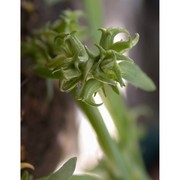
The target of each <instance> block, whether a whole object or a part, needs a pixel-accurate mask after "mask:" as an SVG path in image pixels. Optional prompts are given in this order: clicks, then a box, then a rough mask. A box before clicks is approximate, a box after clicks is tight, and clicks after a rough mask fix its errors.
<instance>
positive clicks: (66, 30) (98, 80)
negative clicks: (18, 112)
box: [22, 11, 155, 179]
mask: <svg viewBox="0 0 180 180" xmlns="http://www.w3.org/2000/svg"><path fill="white" fill-rule="evenodd" d="M78 16H79V12H75V13H73V12H70V11H66V12H65V13H64V15H63V16H62V20H61V21H57V22H56V23H54V24H48V25H46V26H45V27H44V28H42V29H40V30H38V31H36V32H35V34H34V36H33V37H32V38H29V39H28V41H27V42H25V43H24V44H23V49H22V50H23V51H22V52H23V54H26V55H28V56H31V57H32V59H34V60H35V63H34V69H35V72H36V73H37V74H39V75H40V76H41V77H44V78H47V79H57V80H59V89H60V91H62V92H67V93H69V92H71V93H72V94H73V96H74V97H75V99H76V100H77V104H78V105H79V107H80V108H81V110H82V111H83V112H84V113H85V114H86V116H87V117H88V119H89V122H90V123H91V125H92V127H93V128H94V130H95V132H96V134H97V137H98V140H99V143H100V145H101V148H102V150H103V151H104V154H105V156H104V159H103V161H102V162H104V163H102V165H101V168H102V167H103V169H106V170H108V171H107V172H108V173H106V175H105V177H104V178H105V179H112V178H113V179H149V178H148V175H147V174H146V172H145V170H144V167H143V163H142V159H141V155H140V151H139V147H138V135H137V127H136V125H135V123H134V122H133V121H132V118H131V117H130V116H129V115H128V113H127V110H126V108H125V106H124V104H123V102H122V100H121V95H120V91H119V86H120V87H121V88H123V87H124V86H125V82H124V80H127V81H128V82H129V83H132V84H133V85H135V86H136V87H139V88H141V89H143V90H146V91H153V90H155V85H154V83H153V82H152V80H151V79H150V78H149V77H148V76H147V75H146V74H145V73H144V72H143V71H142V70H141V69H140V68H139V67H138V66H137V65H136V64H135V63H134V62H133V60H132V59H131V58H129V57H128V56H126V55H124V53H125V52H127V51H128V50H130V49H131V48H132V47H134V46H135V45H136V43H137V42H138V40H139V35H138V34H137V33H136V34H135V38H134V39H133V38H131V36H130V34H129V32H128V31H127V30H126V29H121V28H108V29H105V28H100V29H99V31H100V32H101V37H100V40H99V43H96V44H95V46H96V47H97V50H98V51H97V52H92V51H91V50H90V49H89V48H88V47H87V46H84V45H83V43H82V42H81V41H80V38H79V37H78V34H77V33H78V31H77V30H78V29H81V28H79V26H78V25H77V17H78ZM76 31H77V32H76ZM119 33H124V34H125V35H126V36H127V38H128V40H123V39H121V40H119V41H118V42H114V37H115V36H116V35H117V34H119ZM113 92H115V93H113ZM97 93H100V95H101V97H102V99H103V103H105V106H106V107H107V110H108V111H109V113H110V114H111V117H112V120H113V122H114V124H115V126H116V128H117V130H118V135H119V141H118V142H117V141H115V140H114V139H112V138H111V136H110V135H109V133H108V130H107V128H106V126H105V124H104V120H103V118H102V117H101V114H100V113H99V111H98V108H97V106H100V105H101V104H97V103H96V102H95V101H94V96H95V95H96V94H97ZM114 101H119V102H118V103H119V105H120V106H118V108H120V109H117V107H116V105H115V104H114ZM127 132H130V134H128V133H127ZM132 147H133V148H132ZM129 157H130V158H129ZM49 177H52V176H51V175H50V176H49ZM82 178H83V177H81V179H82ZM72 179H73V178H72ZM74 179H78V177H76V178H75V177H74ZM79 179H80V178H79ZM84 179H85V177H84Z"/></svg>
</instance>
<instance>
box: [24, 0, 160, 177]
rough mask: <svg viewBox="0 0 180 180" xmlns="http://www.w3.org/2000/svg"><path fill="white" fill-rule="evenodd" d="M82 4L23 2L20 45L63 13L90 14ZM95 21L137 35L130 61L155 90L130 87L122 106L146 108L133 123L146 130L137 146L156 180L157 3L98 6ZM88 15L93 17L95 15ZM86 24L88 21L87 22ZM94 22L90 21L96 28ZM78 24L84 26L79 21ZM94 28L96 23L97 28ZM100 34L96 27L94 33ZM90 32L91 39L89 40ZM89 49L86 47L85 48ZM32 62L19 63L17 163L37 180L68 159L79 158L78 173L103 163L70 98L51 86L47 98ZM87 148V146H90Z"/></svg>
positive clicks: (75, 0) (123, 0)
mask: <svg viewBox="0 0 180 180" xmlns="http://www.w3.org/2000/svg"><path fill="white" fill-rule="evenodd" d="M85 4H86V3H85V0H38V1H35V0H26V1H25V0H21V41H22V42H23V41H26V39H27V37H28V36H30V35H31V34H32V32H33V30H34V29H36V28H39V27H41V26H42V25H44V24H45V23H46V22H51V21H54V20H56V19H58V18H59V15H60V14H61V13H62V11H63V10H66V9H71V10H77V9H79V10H83V11H84V12H85V16H86V12H87V11H88V8H87V5H85ZM99 4H100V5H101V11H102V12H101V13H102V16H101V17H99V19H100V20H101V21H102V22H103V26H104V27H112V26H114V27H123V28H126V29H128V30H129V32H130V33H131V35H132V36H133V35H134V33H136V32H138V33H139V34H140V41H139V43H138V44H137V45H136V47H135V48H133V49H132V50H131V51H130V53H129V56H130V57H131V58H132V59H134V61H135V62H136V63H137V64H138V65H139V66H140V67H141V68H142V69H143V70H144V71H145V72H146V73H147V74H148V75H149V76H150V77H151V78H152V80H153V81H154V82H155V84H156V86H157V90H156V91H155V92H152V93H149V92H144V91H142V90H139V89H137V88H135V87H133V86H131V85H128V86H127V88H126V89H125V91H123V94H124V100H125V103H126V104H127V106H128V107H129V108H131V109H135V110H138V109H142V107H144V106H143V105H146V107H148V108H149V109H150V112H151V113H150V115H149V116H145V115H143V113H141V114H142V115H141V116H140V117H139V118H138V121H137V123H139V124H142V125H143V126H144V127H146V136H145V137H144V138H143V139H142V141H141V142H140V144H141V150H142V154H143V158H144V161H145V165H146V168H147V170H148V172H149V174H150V176H151V177H152V179H154V180H156V179H159V1H158V0H151V1H146V0H112V1H108V0H102V1H99V0H97V1H94V7H95V9H96V7H97V6H98V5H99ZM91 13H92V17H93V16H94V15H95V12H90V13H89V12H88V14H91ZM85 18H86V17H85ZM96 20H98V18H97V19H96V18H95V19H94V23H95V22H96ZM82 24H85V25H88V17H87V21H86V20H82ZM95 24H96V23H95ZM97 28H99V27H97ZM93 32H94V31H93V30H92V32H90V36H91V35H92V36H93ZM87 43H89V42H87ZM31 64H32V61H31V59H29V58H28V57H22V61H21V161H26V162H29V163H31V164H33V165H34V166H35V169H36V170H35V172H34V175H35V177H40V176H45V175H48V174H49V173H51V172H52V171H54V170H55V169H56V168H58V167H59V166H60V165H61V164H62V162H63V161H65V159H67V157H70V156H73V155H75V156H78V157H79V158H78V159H79V160H78V165H77V171H81V170H83V167H84V166H85V165H86V166H87V167H88V166H89V167H90V166H92V165H93V164H96V163H97V159H98V158H101V157H102V152H101V150H100V148H99V145H98V143H97V141H96V136H95V135H94V132H93V130H92V128H91V127H90V125H89V124H88V122H87V121H86V119H85V117H84V116H83V115H82V113H81V112H80V111H79V110H78V108H77V107H76V105H75V103H74V100H73V98H72V97H71V95H70V94H66V93H61V92H60V91H59V90H58V86H57V85H56V84H55V85H54V88H53V90H52V91H53V94H54V95H53V97H54V98H49V96H48V95H47V92H48V90H47V89H48V82H47V81H45V80H44V79H42V78H40V77H38V76H37V75H36V74H35V73H34V72H33V70H32V69H31V68H30V67H31ZM101 111H103V112H104V115H105V117H106V124H107V126H108V127H109V131H110V132H111V134H112V135H113V134H114V135H115V133H114V128H113V126H112V124H111V121H110V120H109V119H110V117H109V115H108V114H107V112H105V108H104V109H103V107H102V108H101ZM90 145H91V146H90Z"/></svg>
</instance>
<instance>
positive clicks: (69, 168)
mask: <svg viewBox="0 0 180 180" xmlns="http://www.w3.org/2000/svg"><path fill="white" fill-rule="evenodd" d="M76 161H77V158H76V157H74V158H71V159H69V160H68V161H67V162H66V163H65V164H64V165H63V166H62V167H61V168H60V169H59V170H58V171H56V172H55V173H53V174H52V175H50V176H49V177H48V178H47V180H69V179H70V178H71V176H72V174H73V172H74V170H75V166H76Z"/></svg>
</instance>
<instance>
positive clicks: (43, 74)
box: [34, 66, 60, 79]
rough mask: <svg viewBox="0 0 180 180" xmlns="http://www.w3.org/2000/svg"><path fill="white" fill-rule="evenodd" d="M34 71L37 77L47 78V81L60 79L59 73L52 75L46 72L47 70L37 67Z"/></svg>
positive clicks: (48, 71)
mask: <svg viewBox="0 0 180 180" xmlns="http://www.w3.org/2000/svg"><path fill="white" fill-rule="evenodd" d="M34 70H35V72H36V73H37V74H38V75H39V76H41V77H43V78H49V79H59V78H60V73H59V72H55V73H52V72H51V71H50V70H48V69H47V68H44V67H40V66H37V67H35V68H34Z"/></svg>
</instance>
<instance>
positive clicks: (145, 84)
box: [119, 61, 156, 91]
mask: <svg viewBox="0 0 180 180" xmlns="http://www.w3.org/2000/svg"><path fill="white" fill-rule="evenodd" d="M119 66H120V68H121V75H122V77H123V78H124V79H126V80H127V81H129V82H130V83H132V84H133V85H134V86H136V87H139V88H141V89H143V90H146V91H154V90H155V89H156V87H155V84H154V82H153V81H152V80H151V79H150V78H149V77H148V76H147V75H146V74H145V73H144V72H143V71H142V70H141V69H140V68H139V67H138V66H137V65H136V64H134V63H129V62H124V61H123V62H120V63H119Z"/></svg>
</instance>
